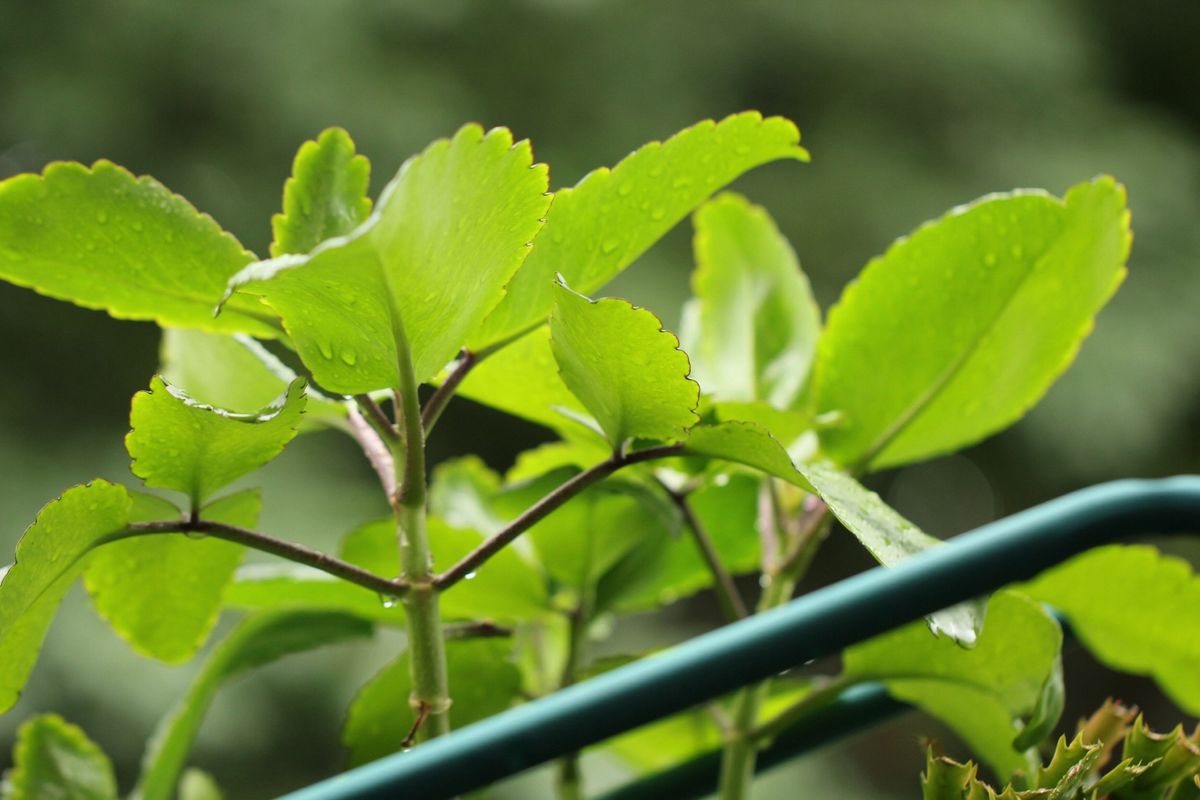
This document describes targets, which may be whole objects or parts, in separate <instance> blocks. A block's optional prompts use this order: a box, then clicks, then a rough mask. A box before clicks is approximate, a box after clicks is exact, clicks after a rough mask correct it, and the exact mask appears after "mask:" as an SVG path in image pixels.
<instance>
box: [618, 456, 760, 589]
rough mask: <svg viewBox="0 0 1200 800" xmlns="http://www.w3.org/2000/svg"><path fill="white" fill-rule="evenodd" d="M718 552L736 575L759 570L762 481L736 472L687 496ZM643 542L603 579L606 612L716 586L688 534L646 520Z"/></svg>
mask: <svg viewBox="0 0 1200 800" xmlns="http://www.w3.org/2000/svg"><path fill="white" fill-rule="evenodd" d="M688 502H689V503H690V504H691V506H692V510H693V511H694V512H695V513H696V516H697V517H698V518H699V519H700V522H701V525H702V526H703V527H704V530H705V532H706V533H707V534H708V538H709V540H710V541H711V542H712V544H713V547H714V549H715V550H716V551H717V556H718V558H719V560H720V561H721V563H722V564H723V565H724V566H725V568H726V569H727V570H728V571H729V572H730V573H731V574H734V575H739V574H745V573H749V572H754V571H756V570H757V569H758V566H759V562H760V558H761V547H760V541H759V538H758V533H757V527H756V522H757V514H758V480H757V479H754V478H751V477H750V476H749V475H732V476H730V477H729V480H728V482H726V483H723V484H715V483H713V484H708V485H706V486H704V487H703V488H701V489H699V490H697V491H695V492H692V493H691V494H690V495H688ZM642 530H643V531H644V533H643V535H642V537H641V541H639V542H638V543H637V544H636V545H635V546H634V547H633V548H632V549H630V550H628V551H627V552H626V553H625V554H624V555H623V556H622V557H621V559H620V561H618V562H617V563H616V564H614V565H613V566H612V567H611V568H610V569H609V570H608V571H607V572H606V573H605V574H604V575H603V576H602V577H601V579H600V582H599V584H598V586H597V590H596V595H597V599H596V607H597V609H598V610H603V611H617V612H633V611H645V610H648V609H652V608H657V607H659V606H663V605H668V604H670V603H673V602H675V601H677V600H680V599H683V598H685V597H689V596H691V595H693V594H695V593H697V592H700V591H703V590H705V589H707V588H709V587H711V586H712V583H713V577H712V573H711V572H710V571H709V569H708V566H707V565H706V564H705V562H704V560H703V558H702V557H701V555H700V551H699V549H698V547H697V545H696V542H695V539H694V538H693V537H692V535H691V534H690V533H687V532H684V533H682V534H676V535H668V532H667V531H666V530H664V529H662V527H661V526H654V525H653V524H652V523H651V522H650V520H647V522H646V523H645V524H643V526H642Z"/></svg>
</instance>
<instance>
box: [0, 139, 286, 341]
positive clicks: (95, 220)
mask: <svg viewBox="0 0 1200 800" xmlns="http://www.w3.org/2000/svg"><path fill="white" fill-rule="evenodd" d="M0 242H2V243H3V244H0V278H3V279H4V280H7V281H10V282H12V283H15V284H17V285H19V286H27V287H29V288H32V289H34V290H35V291H37V292H39V293H41V294H44V295H47V296H49V297H54V298H56V299H59V300H69V301H70V302H72V303H75V304H76V305H80V306H83V307H85V308H96V309H103V310H105V311H107V312H108V313H109V314H111V315H112V316H114V317H117V318H118V319H144V320H154V321H155V322H158V323H159V324H162V325H174V326H177V327H181V328H202V329H204V330H211V331H224V332H227V333H230V332H240V333H252V334H254V335H255V336H264V337H268V338H270V337H273V336H276V335H278V333H279V328H278V322H277V321H276V320H275V319H274V315H273V314H271V313H270V310H269V309H267V308H265V307H263V306H262V304H260V303H259V302H258V301H257V300H256V299H254V298H252V297H239V298H237V299H236V300H235V301H233V302H232V303H231V304H230V305H229V306H228V308H227V309H226V311H225V313H223V314H221V316H220V317H213V308H214V307H215V306H216V305H217V303H218V302H219V301H220V299H221V295H222V294H223V293H224V291H225V283H226V281H228V279H229V278H230V277H232V276H233V275H234V274H235V273H236V272H237V271H238V270H239V269H241V268H242V267H244V266H245V265H246V264H248V263H249V262H251V261H253V260H254V254H253V253H250V252H248V251H246V250H245V249H243V248H242V246H241V245H240V244H238V242H237V240H236V239H234V238H233V237H232V236H230V235H229V234H228V233H226V232H225V231H223V230H221V228H220V226H218V225H217V224H216V223H215V222H213V220H212V218H211V217H209V216H207V215H206V214H201V213H200V212H198V211H197V210H196V209H195V208H193V207H192V206H191V204H189V203H188V202H187V201H186V200H184V199H183V198H182V197H180V196H178V195H175V194H172V193H171V192H170V191H169V190H167V189H166V188H165V187H164V186H163V185H162V184H160V183H159V182H158V181H156V180H154V179H153V178H148V177H142V178H135V177H134V176H133V175H131V174H130V173H129V172H127V171H125V170H124V169H123V168H121V167H118V166H117V165H116V164H112V163H110V162H108V161H97V162H96V163H95V164H94V165H92V166H91V167H85V166H84V165H82V164H75V163H64V162H58V163H54V164H51V165H50V166H48V167H47V168H46V170H45V172H44V173H43V174H41V175H17V176H16V177H13V178H9V179H8V180H6V181H3V182H0Z"/></svg>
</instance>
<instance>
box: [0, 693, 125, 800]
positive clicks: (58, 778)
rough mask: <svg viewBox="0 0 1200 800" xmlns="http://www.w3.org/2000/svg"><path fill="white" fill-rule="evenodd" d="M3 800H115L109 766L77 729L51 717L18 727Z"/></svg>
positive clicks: (114, 782)
mask: <svg viewBox="0 0 1200 800" xmlns="http://www.w3.org/2000/svg"><path fill="white" fill-rule="evenodd" d="M0 796H2V797H3V800H116V798H117V779H116V776H115V775H114V774H113V768H112V763H111V762H110V761H109V760H108V756H106V755H105V754H104V751H103V750H101V749H100V747H99V746H98V745H97V744H96V743H95V742H93V741H92V740H91V739H89V738H88V736H87V734H86V733H84V732H83V730H82V729H80V728H79V727H77V726H75V725H72V724H70V723H69V722H66V721H65V720H63V718H62V717H59V716H56V715H54V714H42V715H41V716H37V717H34V718H33V719H30V720H29V721H28V722H26V723H24V724H23V725H21V727H20V729H19V730H18V731H17V745H16V748H15V749H14V752H13V768H12V769H11V770H10V771H9V772H7V773H6V774H5V776H4V781H3V785H2V786H0Z"/></svg>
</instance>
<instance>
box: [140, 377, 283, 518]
mask: <svg viewBox="0 0 1200 800" xmlns="http://www.w3.org/2000/svg"><path fill="white" fill-rule="evenodd" d="M304 406H305V394H304V381H303V380H302V379H299V378H298V379H296V380H294V381H292V383H291V384H290V385H289V386H288V387H287V391H286V392H285V393H284V394H283V395H281V396H280V397H279V398H278V399H277V400H276V403H275V404H274V405H273V406H272V407H269V408H266V409H264V410H263V411H262V412H260V413H259V414H231V413H229V412H227V411H223V410H220V409H216V408H213V407H212V406H207V405H204V404H202V403H198V402H196V401H195V400H192V399H191V398H189V397H188V396H187V395H185V394H183V393H182V392H180V391H179V390H178V389H176V388H175V387H173V386H171V385H169V384H168V383H166V382H165V381H164V380H163V379H162V377H160V376H155V378H154V379H153V380H152V381H151V382H150V389H149V390H148V391H142V392H138V393H137V394H136V395H134V396H133V407H132V409H131V411H130V414H129V423H130V427H131V428H132V430H131V431H130V432H129V435H128V436H126V437H125V447H126V449H127V450H128V451H129V456H130V458H132V459H133V464H132V465H131V467H130V468H131V469H132V471H133V474H134V475H137V476H138V477H139V478H141V479H142V480H143V481H145V482H146V485H147V486H151V487H154V488H158V489H174V490H175V491H178V492H183V493H184V494H186V495H188V497H190V498H191V499H192V502H193V503H199V502H201V501H203V500H204V499H205V498H207V497H208V496H210V495H211V494H212V493H213V492H214V491H216V490H217V489H220V488H221V487H223V486H225V485H227V484H229V483H230V482H232V481H234V480H236V479H237V478H240V477H241V476H243V475H245V474H247V473H249V472H253V471H254V470H256V469H258V468H259V467H261V466H262V465H263V464H266V463H267V462H268V461H270V460H271V459H273V458H274V457H275V456H277V455H279V454H280V453H281V452H282V451H283V448H284V446H285V445H286V444H287V443H288V442H290V441H291V440H292V438H293V437H294V436H295V435H296V431H297V428H298V427H299V425H300V419H301V416H302V415H303V414H304Z"/></svg>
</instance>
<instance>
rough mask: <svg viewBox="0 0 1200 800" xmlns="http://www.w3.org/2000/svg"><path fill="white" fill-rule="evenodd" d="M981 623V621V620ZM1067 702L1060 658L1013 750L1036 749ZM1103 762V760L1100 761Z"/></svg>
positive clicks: (1047, 678) (1052, 728) (1043, 685)
mask: <svg viewBox="0 0 1200 800" xmlns="http://www.w3.org/2000/svg"><path fill="white" fill-rule="evenodd" d="M981 622H982V620H981ZM1066 701H1067V687H1066V684H1065V683H1064V682H1063V669H1062V658H1061V657H1060V658H1057V659H1055V661H1054V666H1053V667H1052V668H1051V669H1050V674H1049V675H1047V676H1046V681H1045V683H1043V684H1042V690H1041V692H1039V693H1038V701H1037V705H1036V706H1034V707H1033V712H1032V713H1031V714H1030V715H1029V720H1028V722H1026V724H1025V727H1024V728H1022V729H1021V732H1020V733H1019V734H1017V738H1015V739H1013V749H1015V750H1028V749H1029V748H1031V747H1037V746H1038V745H1039V744H1041V743H1042V740H1043V739H1046V738H1047V737H1049V736H1050V734H1052V733H1054V729H1055V728H1057V727H1058V721H1059V720H1060V719H1062V713H1063V707H1064V706H1065V705H1066ZM1101 760H1103V759H1101Z"/></svg>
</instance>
